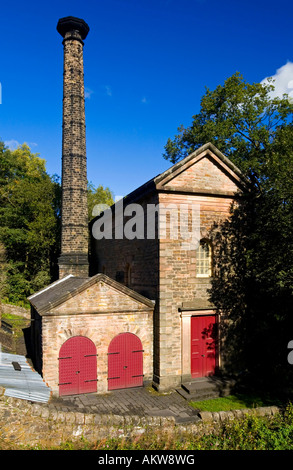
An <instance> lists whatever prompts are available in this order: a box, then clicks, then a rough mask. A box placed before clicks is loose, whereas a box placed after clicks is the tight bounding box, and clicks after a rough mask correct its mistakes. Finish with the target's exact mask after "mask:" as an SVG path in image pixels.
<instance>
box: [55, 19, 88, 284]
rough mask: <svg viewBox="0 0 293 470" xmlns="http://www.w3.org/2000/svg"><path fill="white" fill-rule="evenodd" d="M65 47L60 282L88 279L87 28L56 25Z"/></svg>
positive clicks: (74, 23) (77, 23)
mask: <svg viewBox="0 0 293 470" xmlns="http://www.w3.org/2000/svg"><path fill="white" fill-rule="evenodd" d="M57 31H58V33H60V34H61V36H62V37H63V38H64V39H63V46H64V72H63V125H62V130H63V132H62V214H61V225H62V228H61V255H60V257H59V259H58V265H59V278H63V277H65V276H67V275H68V274H73V275H75V276H78V277H88V275H89V266H88V206H87V162H86V138H85V109H84V78H83V45H84V43H83V40H84V39H85V38H86V36H87V34H88V32H89V27H88V25H87V24H86V23H85V21H84V20H82V19H79V18H74V17H72V16H68V17H66V18H61V19H60V20H59V21H58V24H57Z"/></svg>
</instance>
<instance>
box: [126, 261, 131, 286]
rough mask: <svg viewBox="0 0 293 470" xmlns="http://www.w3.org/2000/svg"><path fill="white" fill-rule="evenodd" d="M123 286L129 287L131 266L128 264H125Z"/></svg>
mask: <svg viewBox="0 0 293 470" xmlns="http://www.w3.org/2000/svg"><path fill="white" fill-rule="evenodd" d="M125 285H126V287H131V266H130V264H127V265H126V268H125Z"/></svg>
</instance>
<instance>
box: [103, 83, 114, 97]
mask: <svg viewBox="0 0 293 470" xmlns="http://www.w3.org/2000/svg"><path fill="white" fill-rule="evenodd" d="M105 90H106V95H107V96H112V89H111V87H110V86H109V85H105Z"/></svg>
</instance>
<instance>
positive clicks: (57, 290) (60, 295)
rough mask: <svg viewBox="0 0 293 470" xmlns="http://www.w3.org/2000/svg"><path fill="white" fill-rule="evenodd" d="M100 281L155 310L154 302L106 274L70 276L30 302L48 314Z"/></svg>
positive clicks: (31, 298)
mask: <svg viewBox="0 0 293 470" xmlns="http://www.w3.org/2000/svg"><path fill="white" fill-rule="evenodd" d="M99 281H103V282H104V283H106V284H108V285H109V286H111V287H113V288H114V289H117V290H119V291H120V292H123V293H124V294H126V295H128V296H129V297H131V298H133V299H134V300H136V301H137V302H140V303H143V304H145V305H146V306H147V307H149V308H152V309H153V308H154V301H153V300H150V299H147V298H146V297H144V296H142V295H140V294H138V293H137V292H135V291H133V290H132V289H129V288H128V287H126V286H124V285H122V284H120V283H119V282H117V281H114V280H113V279H111V278H109V277H108V276H106V275H105V274H96V275H95V276H92V277H87V278H81V277H75V276H73V275H72V274H70V275H68V276H66V277H65V278H63V279H60V280H58V281H56V282H54V283H52V284H50V285H49V286H47V287H45V288H44V289H42V290H41V291H39V292H36V293H35V294H33V295H31V296H30V297H28V300H29V302H30V304H31V305H32V306H33V307H34V308H35V309H36V310H37V312H38V313H39V314H42V313H46V312H48V311H49V310H51V309H52V308H53V307H56V306H57V305H60V304H62V303H63V302H65V301H66V300H67V299H69V298H70V297H73V296H74V295H76V294H78V293H80V292H82V291H83V290H84V289H86V288H88V287H90V286H91V285H93V284H94V283H95V282H99Z"/></svg>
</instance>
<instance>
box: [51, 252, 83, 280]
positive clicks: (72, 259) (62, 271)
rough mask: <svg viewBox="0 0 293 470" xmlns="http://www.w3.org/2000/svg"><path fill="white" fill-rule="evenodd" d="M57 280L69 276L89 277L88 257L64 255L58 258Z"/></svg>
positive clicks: (76, 254)
mask: <svg viewBox="0 0 293 470" xmlns="http://www.w3.org/2000/svg"><path fill="white" fill-rule="evenodd" d="M58 265H59V279H62V278H63V277H65V276H68V275H69V274H72V275H73V276H76V277H89V262H88V255H87V254H84V253H80V254H78V253H66V254H63V255H61V256H60V257H59V258H58Z"/></svg>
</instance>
